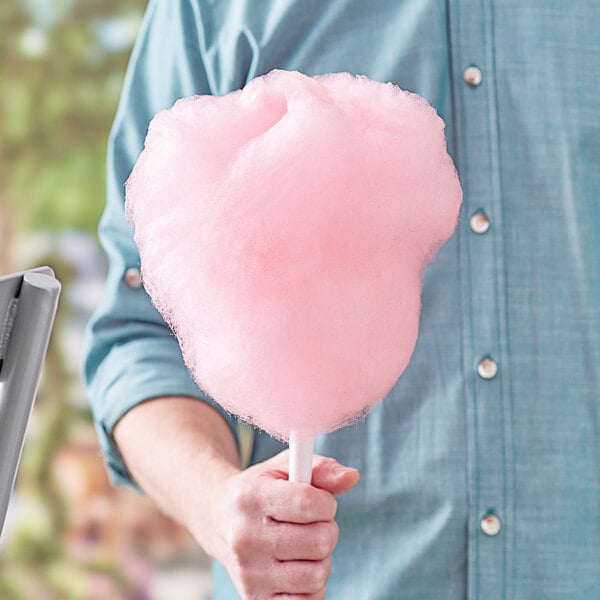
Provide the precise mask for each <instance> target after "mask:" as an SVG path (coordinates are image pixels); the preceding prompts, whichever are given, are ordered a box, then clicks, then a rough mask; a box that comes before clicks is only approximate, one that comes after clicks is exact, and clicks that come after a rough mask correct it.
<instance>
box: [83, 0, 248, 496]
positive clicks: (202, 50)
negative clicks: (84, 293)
mask: <svg viewBox="0 0 600 600" xmlns="http://www.w3.org/2000/svg"><path fill="white" fill-rule="evenodd" d="M198 10H199V9H198V8H197V6H191V5H189V4H188V3H187V2H186V1H185V0H180V1H175V0H152V1H151V2H150V4H149V6H148V9H147V11H146V14H145V17H144V21H143V23H142V26H141V30H140V33H139V35H138V38H137V41H136V44H135V47H134V50H133V53H132V56H131V60H130V63H129V67H128V70H127V74H126V77H125V82H124V86H123V91H122V94H121V100H120V103H119V108H118V111H117V115H116V117H115V121H114V124H113V128H112V131H111V134H110V138H109V143H108V160H107V204H106V209H105V211H104V214H103V216H102V219H101V222H100V227H99V239H100V243H101V244H102V247H103V248H104V250H105V252H106V254H107V257H108V261H109V273H108V277H107V282H106V288H105V293H104V297H103V300H102V302H101V304H100V306H99V307H98V309H97V310H96V312H95V314H94V316H93V318H92V320H91V322H90V324H89V326H88V328H87V331H86V341H85V355H84V366H83V371H84V381H85V385H86V391H87V395H88V398H89V401H90V404H91V409H92V414H93V418H94V422H95V425H96V429H97V431H98V435H99V438H100V445H101V448H102V451H103V453H104V456H105V458H106V462H107V465H108V468H109V474H110V477H111V480H112V481H113V483H116V484H128V485H132V486H134V487H135V486H136V484H135V482H134V481H133V479H132V477H131V475H130V473H129V472H128V470H127V467H126V465H125V463H124V461H123V459H122V457H121V456H120V454H119V451H118V448H117V446H116V445H115V443H114V440H113V437H112V430H113V427H114V426H115V424H116V423H117V421H118V420H119V419H120V418H121V417H122V416H123V415H124V414H125V413H126V412H127V411H129V410H130V409H131V408H133V407H134V406H136V405H138V404H140V403H141V402H144V401H145V400H149V399H152V398H156V397H161V396H190V397H194V398H198V399H199V400H200V401H204V402H208V403H210V404H211V405H213V406H215V408H216V409H217V410H219V412H220V413H221V414H222V415H223V418H224V419H226V421H227V422H228V423H229V425H230V426H231V428H232V431H233V432H234V434H236V430H237V428H236V422H235V419H234V418H233V417H232V416H231V415H229V414H227V413H226V412H224V411H223V410H222V409H220V408H219V407H218V405H215V404H214V402H213V401H212V399H211V398H210V397H208V396H207V395H206V394H204V393H203V392H202V390H201V389H199V387H198V386H197V385H196V384H195V382H194V381H193V380H192V378H191V377H190V375H189V373H188V371H187V369H186V367H185V365H184V362H183V359H182V356H181V351H180V348H179V345H178V343H177V339H176V338H175V336H174V335H173V333H172V332H171V330H170V329H169V328H168V326H167V325H166V324H165V323H164V321H163V319H162V318H161V316H160V315H159V313H158V312H157V311H156V309H155V308H154V306H153V305H152V303H151V301H150V299H149V297H148V296H147V294H146V292H145V291H144V288H143V286H139V285H135V281H134V282H132V280H131V275H132V273H134V274H135V271H132V269H139V267H140V258H139V254H138V250H137V247H136V245H135V242H134V240H133V232H132V230H131V227H130V225H129V224H128V223H127V221H126V219H125V216H124V211H123V205H124V190H125V187H124V186H125V181H126V180H127V177H128V176H129V173H130V172H131V169H132V168H133V165H134V163H135V161H136V160H137V157H138V156H139V154H140V152H141V151H142V148H143V143H144V138H145V135H146V131H147V128H148V123H149V122H150V120H151V119H152V117H153V116H154V115H155V114H156V113H157V112H159V111H160V110H162V109H164V108H167V107H169V106H171V105H172V104H173V103H174V102H175V100H177V99H178V98H181V97H184V96H190V95H194V94H208V93H211V91H212V90H211V85H210V83H209V79H210V78H209V76H208V75H207V70H206V68H205V61H204V56H205V54H206V35H207V28H208V27H209V26H210V23H209V19H208V16H207V18H203V15H200V14H199V12H198ZM127 274H129V277H127V276H126V275H127ZM132 283H133V285H132ZM236 439H237V438H236Z"/></svg>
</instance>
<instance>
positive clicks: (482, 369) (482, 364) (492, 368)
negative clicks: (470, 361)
mask: <svg viewBox="0 0 600 600" xmlns="http://www.w3.org/2000/svg"><path fill="white" fill-rule="evenodd" d="M477 373H479V376H480V377H482V378H483V379H493V378H494V377H496V373H498V365H497V364H496V361H494V360H493V359H491V358H490V357H489V356H486V357H485V358H482V359H481V360H480V361H479V362H478V363H477Z"/></svg>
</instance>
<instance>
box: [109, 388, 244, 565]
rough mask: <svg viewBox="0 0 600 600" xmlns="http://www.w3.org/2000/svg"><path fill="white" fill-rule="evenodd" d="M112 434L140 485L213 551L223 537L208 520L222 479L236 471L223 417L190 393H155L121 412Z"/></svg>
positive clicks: (231, 439) (233, 444)
mask: <svg viewBox="0 0 600 600" xmlns="http://www.w3.org/2000/svg"><path fill="white" fill-rule="evenodd" d="M114 437H115V440H116V442H117V444H118V446H119V449H120V452H121V454H122V455H123V457H124V459H125V462H126V464H127V466H128V468H129V471H130V472H131V474H132V475H133V477H134V478H135V480H136V481H137V482H138V484H139V485H140V487H141V488H142V489H143V490H144V491H145V492H146V493H147V494H148V495H149V496H150V497H151V498H152V499H153V500H154V501H155V502H156V503H157V504H158V505H159V506H160V507H161V508H162V509H163V510H164V511H165V512H166V513H167V514H169V515H170V516H171V517H173V518H174V519H175V520H177V521H178V522H180V523H182V524H183V525H185V526H186V527H187V528H188V529H189V530H190V531H191V533H192V534H193V535H194V537H195V538H196V539H197V541H198V542H199V543H200V544H201V545H202V546H203V547H204V549H205V550H206V551H207V552H208V553H209V554H211V555H213V556H214V555H215V554H218V553H219V550H220V546H221V544H222V543H223V541H222V540H220V539H215V537H214V535H215V534H214V528H212V527H209V526H208V524H209V523H210V522H211V521H212V520H213V519H214V518H215V515H214V514H213V512H214V510H215V507H216V506H218V501H217V502H215V498H216V496H217V495H218V494H219V493H222V491H223V487H224V482H225V480H226V479H227V478H228V477H229V476H230V475H233V474H235V473H237V472H239V466H238V452H237V445H236V442H235V439H234V436H233V434H232V432H231V429H230V427H229V425H228V424H227V423H226V422H225V420H224V419H223V417H221V415H220V414H219V413H218V412H217V411H216V410H215V409H214V408H212V407H211V406H209V405H208V404H206V403H204V402H200V401H198V400H197V399H194V398H186V397H175V398H156V399H153V400H150V401H147V402H144V403H142V404H139V405H138V406H136V407H135V408H133V409H132V410H130V411H129V412H128V413H126V414H125V416H124V417H123V418H122V419H121V420H120V421H119V422H118V423H117V425H116V427H115V429H114Z"/></svg>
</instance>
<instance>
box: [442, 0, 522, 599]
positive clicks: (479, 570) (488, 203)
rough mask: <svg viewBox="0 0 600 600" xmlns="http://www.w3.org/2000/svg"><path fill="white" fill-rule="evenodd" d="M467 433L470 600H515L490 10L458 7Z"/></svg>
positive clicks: (454, 20)
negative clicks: (511, 586)
mask: <svg viewBox="0 0 600 600" xmlns="http://www.w3.org/2000/svg"><path fill="white" fill-rule="evenodd" d="M449 24H450V30H449V35H450V48H451V71H452V86H453V111H454V122H455V130H454V139H453V144H454V154H455V158H456V163H457V168H458V171H459V174H460V178H461V183H462V185H463V190H464V201H463V206H462V218H461V221H460V226H459V233H458V235H459V252H460V261H461V273H462V275H461V276H462V282H461V284H462V285H461V289H462V336H463V337H462V340H463V357H464V369H465V373H464V375H465V397H466V422H467V433H468V448H469V452H468V465H467V485H468V492H469V522H468V527H467V531H468V534H467V535H468V557H467V560H468V597H469V598H470V599H471V598H472V599H480V598H485V599H486V600H495V599H498V600H500V599H503V600H505V599H508V598H510V589H509V588H508V585H509V577H508V573H510V572H511V570H512V568H511V560H512V553H511V552H510V548H511V547H512V540H513V536H514V528H513V512H514V510H513V475H512V472H513V466H512V465H513V461H512V452H511V448H512V443H511V430H512V427H511V420H512V410H511V402H510V398H511V395H510V385H509V377H510V372H509V365H508V360H507V357H508V352H507V344H508V339H507V321H506V310H505V302H504V293H505V289H506V286H505V279H506V278H505V263H504V252H503V236H502V234H503V230H502V191H501V186H500V169H501V165H500V164H499V152H498V124H499V120H498V113H497V102H496V94H497V81H496V79H495V64H494V63H495V60H494V53H495V52H496V48H495V47H494V31H493V26H494V22H493V7H492V6H491V3H489V2H485V1H484V0H481V1H480V2H468V1H463V0H460V1H456V2H449Z"/></svg>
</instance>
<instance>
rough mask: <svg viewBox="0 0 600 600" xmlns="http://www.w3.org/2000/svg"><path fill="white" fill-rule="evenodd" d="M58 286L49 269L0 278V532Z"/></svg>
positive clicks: (48, 337)
mask: <svg viewBox="0 0 600 600" xmlns="http://www.w3.org/2000/svg"><path fill="white" fill-rule="evenodd" d="M60 289H61V285H60V283H59V282H58V280H57V279H56V278H55V277H54V273H53V271H52V269H50V268H49V267H40V268H38V269H32V270H30V271H23V272H21V273H14V274H12V275H4V276H0V532H1V531H2V527H3V525H4V519H5V517H6V511H7V509H8V502H9V499H10V495H11V493H12V490H13V486H14V483H15V479H16V475H17V469H18V466H19V461H20V458H21V451H22V449H23V442H24V438H25V429H26V427H27V421H28V420H29V415H30V413H31V409H32V407H33V401H34V399H35V395H36V393H37V389H38V385H39V382H40V377H41V374H42V366H43V363H44V358H45V356H46V351H47V349H48V342H49V340H50V332H51V330H52V324H53V323H54V315H55V314H56V307H57V305H58V296H59V294H60Z"/></svg>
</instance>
